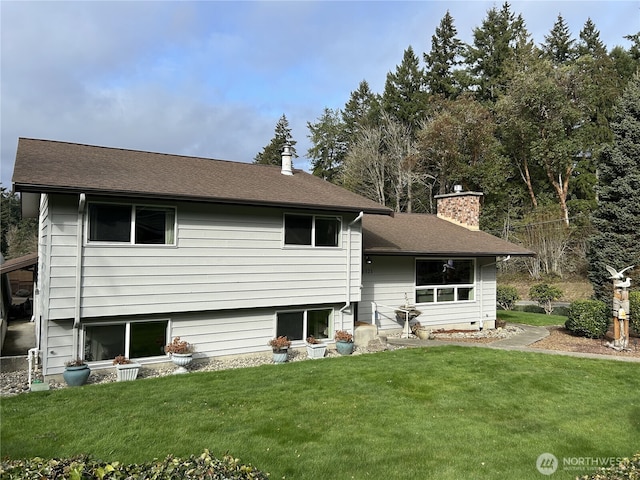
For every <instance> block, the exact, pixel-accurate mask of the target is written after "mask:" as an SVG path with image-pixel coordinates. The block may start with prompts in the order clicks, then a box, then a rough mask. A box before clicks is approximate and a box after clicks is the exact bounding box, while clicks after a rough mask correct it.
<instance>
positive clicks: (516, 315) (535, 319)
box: [497, 310, 567, 327]
mask: <svg viewBox="0 0 640 480" xmlns="http://www.w3.org/2000/svg"><path fill="white" fill-rule="evenodd" d="M497 315H498V318H499V319H500V320H505V321H507V322H510V323H524V324H525V325H534V326H537V327H546V326H547V325H564V322H566V321H567V317H564V316H562V315H545V314H544V313H529V312H521V311H517V310H498V312H497Z"/></svg>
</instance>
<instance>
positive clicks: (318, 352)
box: [307, 343, 327, 359]
mask: <svg viewBox="0 0 640 480" xmlns="http://www.w3.org/2000/svg"><path fill="white" fill-rule="evenodd" d="M325 353H327V346H326V345H325V344H324V343H307V356H308V357H309V358H312V359H316V358H324V355H325Z"/></svg>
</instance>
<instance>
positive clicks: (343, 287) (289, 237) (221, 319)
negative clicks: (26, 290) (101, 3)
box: [13, 138, 531, 375]
mask: <svg viewBox="0 0 640 480" xmlns="http://www.w3.org/2000/svg"><path fill="white" fill-rule="evenodd" d="M282 163H283V165H282V167H274V166H267V165H255V164H247V163H237V162H228V161H222V160H212V159H206V158H195V157H186V156H179V155H167V154H160V153H150V152H142V151H133V150H125V149H118V148H105V147H96V146H89V145H81V144H74V143H66V142H56V141H48V140H36V139H26V138H20V139H19V142H18V149H17V154H16V162H15V167H14V175H13V183H14V189H15V190H16V191H17V192H20V193H21V200H22V207H23V214H24V215H37V216H38V218H39V225H40V226H39V236H40V238H39V252H38V259H39V261H38V275H37V289H36V292H35V294H34V318H35V324H36V331H37V339H38V340H37V341H38V345H37V347H38V349H39V350H40V351H41V355H42V362H43V373H44V374H45V375H53V374H59V373H61V372H62V371H63V369H64V364H65V362H66V361H68V360H70V359H72V358H77V357H84V358H85V359H87V360H89V361H90V362H92V363H91V365H92V367H93V368H101V367H107V366H110V365H111V360H112V359H113V358H114V357H115V356H116V355H119V354H124V355H126V356H129V357H131V358H136V359H138V360H139V361H140V362H141V363H143V364H144V363H147V364H151V363H155V362H164V361H166V356H165V355H164V353H163V346H164V345H165V344H166V343H167V342H168V341H169V340H170V339H171V338H173V337H176V336H180V337H181V338H184V339H187V340H188V341H189V342H190V343H192V344H194V345H195V347H196V353H197V355H198V356H200V357H214V356H225V355H236V354H245V353H251V352H258V351H264V350H268V348H269V347H267V342H268V340H269V339H271V338H273V337H274V336H276V335H287V336H288V337H289V338H290V339H292V340H293V345H294V346H296V345H302V344H303V342H304V339H305V338H306V337H307V336H308V335H314V336H315V337H317V338H327V339H332V338H333V333H334V332H335V331H336V330H340V329H346V330H350V331H353V329H354V325H355V324H356V322H358V321H365V322H370V321H371V319H372V318H373V317H374V312H372V304H371V302H374V301H379V303H380V304H389V305H396V304H399V302H400V301H401V300H402V301H403V302H404V300H403V299H404V295H405V294H407V295H408V297H409V298H410V299H411V301H413V302H415V301H416V300H417V301H418V302H419V303H422V302H425V304H429V303H430V302H431V303H432V304H433V305H427V306H428V307H433V308H434V311H435V312H437V313H436V315H437V316H438V318H442V319H444V320H446V318H445V317H446V315H445V311H446V310H448V311H449V315H452V312H453V311H454V310H461V311H462V310H464V314H460V315H458V314H455V315H453V317H455V318H456V319H460V320H464V322H465V323H466V322H467V321H468V323H472V321H478V318H477V316H478V315H484V314H486V315H487V317H486V318H487V320H491V319H492V318H495V268H492V265H495V261H496V257H497V256H500V255H509V254H511V255H527V254H530V253H531V252H528V251H526V250H524V249H521V248H520V247H517V246H515V245H512V244H509V243H507V242H502V241H501V240H499V239H496V238H495V237H491V236H489V235H486V234H484V233H482V232H478V231H475V232H474V231H472V230H469V229H468V228H465V227H464V226H459V225H455V224H453V223H451V222H448V221H447V220H444V219H439V218H436V217H435V216H420V217H417V216H404V215H395V216H392V212H391V210H389V209H388V208H386V207H383V206H380V205H379V204H377V203H375V202H373V201H371V200H368V199H366V198H364V197H361V196H359V195H357V194H354V193H352V192H349V191H347V190H344V189H342V188H340V187H338V186H335V185H332V184H330V183H328V182H325V181H324V180H322V179H319V178H317V177H314V176H313V175H310V174H308V173H305V172H303V171H301V170H297V169H293V168H292V165H291V153H290V151H289V150H288V149H287V148H285V151H284V152H283V162H282ZM432 217H433V218H432ZM411 218H415V222H417V223H416V224H415V226H414V227H413V228H415V230H413V231H414V232H415V235H408V236H404V235H400V233H401V232H402V231H403V230H404V229H405V228H407V227H408V226H410V225H412V224H413V221H412V220H411ZM418 218H420V220H418ZM395 222H397V223H395ZM431 222H434V223H431ZM363 225H364V228H366V229H368V230H367V231H366V232H365V234H364V239H363ZM433 228H437V229H440V228H442V229H444V230H443V231H442V232H441V233H439V234H436V236H440V237H442V238H441V240H442V243H445V244H446V243H448V244H449V245H450V246H451V248H449V249H438V250H434V251H430V250H429V245H428V243H429V239H430V238H433V235H432V234H430V235H431V236H428V237H424V238H414V236H415V237H418V236H420V235H422V234H423V233H424V232H430V230H431V229H433ZM449 228H451V229H450V230H449ZM390 231H394V232H397V233H394V234H393V235H391V233H390ZM405 233H406V232H405ZM448 235H451V236H453V237H456V238H457V237H460V242H458V241H457V240H455V239H454V238H451V239H450V241H447V239H446V236H448ZM477 238H480V239H482V241H484V242H485V247H486V248H479V249H478V250H475V251H474V250H473V248H472V244H473V243H474V242H475V241H476V240H475V239H477ZM458 245H459V247H460V248H457V247H456V246H458ZM365 258H367V259H372V263H371V264H367V263H364V262H365ZM443 260H446V262H448V261H449V260H451V261H452V262H453V264H452V266H453V267H454V268H458V269H459V270H458V271H457V272H458V273H456V275H458V276H454V277H452V278H456V279H459V278H460V277H459V272H461V271H462V269H466V271H467V276H466V277H465V281H466V280H468V281H469V283H468V284H467V283H455V284H452V285H450V286H449V288H450V289H451V288H453V293H451V291H450V290H444V289H443V290H441V289H439V287H438V288H436V287H435V286H429V285H426V284H424V285H423V284H422V282H423V280H420V282H419V284H418V286H417V287H416V286H415V284H414V283H413V282H414V280H413V279H414V278H415V276H416V275H417V277H418V278H419V279H423V278H427V277H428V272H429V271H430V270H429V269H430V268H432V265H431V266H430V264H429V262H430V261H437V262H440V263H442V261H443ZM440 266H441V265H440ZM416 268H417V270H418V272H419V273H418V274H416V273H415V270H416ZM423 271H424V272H426V273H424V272H423ZM424 275H427V276H424ZM429 281H430V280H429ZM456 282H458V280H456ZM430 292H431V293H430ZM447 295H448V296H449V298H451V299H452V300H451V301H447ZM429 299H433V301H430V300H429ZM491 300H493V301H491ZM480 303H482V305H481V306H479V305H478V304H480ZM485 303H486V304H485ZM490 303H491V304H490ZM425 314H426V312H425ZM474 316H475V317H474ZM453 317H452V318H453ZM380 318H382V321H380V322H379V323H380V325H379V327H380V328H392V327H394V326H395V327H397V326H398V324H397V323H395V325H393V322H392V321H391V320H389V319H387V318H383V317H382V316H381V317H380ZM474 318H475V320H474Z"/></svg>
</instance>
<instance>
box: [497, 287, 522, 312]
mask: <svg viewBox="0 0 640 480" xmlns="http://www.w3.org/2000/svg"><path fill="white" fill-rule="evenodd" d="M518 300H520V295H518V290H517V289H516V287H511V286H509V285H498V288H497V289H496V303H497V304H498V306H499V307H500V308H502V309H503V310H513V307H514V306H515V304H516V302H517V301H518Z"/></svg>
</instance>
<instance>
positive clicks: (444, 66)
mask: <svg viewBox="0 0 640 480" xmlns="http://www.w3.org/2000/svg"><path fill="white" fill-rule="evenodd" d="M457 34H458V31H457V30H456V27H455V25H454V23H453V17H452V16H451V14H450V13H449V11H448V10H447V13H446V14H445V16H444V17H443V18H442V20H440V25H439V26H438V27H436V31H435V34H434V35H432V37H431V51H430V52H429V53H425V54H424V62H425V65H426V68H425V73H424V76H425V82H426V85H427V89H428V91H429V93H430V94H432V95H438V96H441V97H443V98H455V97H456V96H457V95H458V94H459V93H460V90H461V88H462V87H461V85H460V80H459V79H458V78H456V77H457V76H458V75H457V73H458V72H456V67H457V66H458V65H460V63H461V60H460V57H461V54H462V48H463V44H462V42H461V41H460V39H458V38H457V37H456V35H457Z"/></svg>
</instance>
